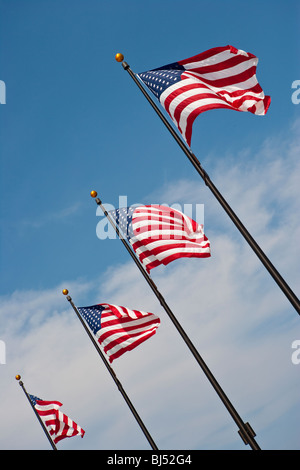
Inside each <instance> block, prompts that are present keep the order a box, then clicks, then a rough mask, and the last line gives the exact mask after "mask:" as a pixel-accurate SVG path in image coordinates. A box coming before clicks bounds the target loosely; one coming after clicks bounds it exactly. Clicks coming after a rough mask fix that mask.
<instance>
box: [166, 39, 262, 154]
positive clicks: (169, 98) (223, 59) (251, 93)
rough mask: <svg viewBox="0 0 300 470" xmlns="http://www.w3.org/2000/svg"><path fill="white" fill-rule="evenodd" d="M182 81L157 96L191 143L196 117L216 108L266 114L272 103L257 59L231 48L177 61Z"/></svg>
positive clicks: (213, 50)
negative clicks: (258, 71) (259, 77)
mask: <svg viewBox="0 0 300 470" xmlns="http://www.w3.org/2000/svg"><path fill="white" fill-rule="evenodd" d="M178 63H179V64H180V65H182V66H183V67H184V68H185V70H186V71H184V72H183V73H182V75H181V81H178V82H177V83H175V84H173V85H171V86H170V87H169V88H167V89H166V90H165V91H164V92H163V93H162V94H161V96H160V102H161V104H162V106H163V107H164V108H165V109H166V111H167V112H168V113H169V115H170V117H171V118H172V120H173V121H174V123H175V124H176V126H177V127H178V129H179V131H180V132H181V133H182V135H183V137H184V138H185V140H186V141H187V143H188V145H190V144H191V137H192V125H193V122H194V120H195V119H196V117H197V116H198V115H199V114H200V113H203V112H204V111H208V110H211V109H216V108H227V109H233V110H236V111H249V112H251V113H253V114H257V115H264V114H266V112H267V110H268V107H269V105H270V102H271V98H270V97H269V96H265V95H264V92H263V90H262V88H261V86H260V85H259V83H258V81H257V78H256V66H257V63H258V58H257V57H256V56H254V55H253V54H251V53H249V52H245V51H242V50H240V49H236V48H235V47H233V46H225V47H216V48H213V49H210V50H208V51H206V52H203V53H201V54H198V55H196V56H194V57H191V58H189V59H186V60H182V61H179V62H178Z"/></svg>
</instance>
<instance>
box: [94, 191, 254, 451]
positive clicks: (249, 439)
mask: <svg viewBox="0 0 300 470" xmlns="http://www.w3.org/2000/svg"><path fill="white" fill-rule="evenodd" d="M91 197H93V198H94V199H95V201H96V204H97V205H98V206H99V207H100V208H101V209H102V211H103V213H104V215H105V216H106V218H107V219H108V221H109V222H110V224H111V225H112V227H113V228H114V230H115V231H116V234H117V235H118V237H119V239H120V240H121V242H122V243H123V245H124V247H125V248H126V250H127V251H128V253H129V255H130V256H131V258H132V260H133V261H134V263H135V264H136V266H137V267H138V269H139V270H140V272H141V273H142V275H143V277H144V278H145V280H146V281H147V283H148V285H149V286H150V288H151V289H152V291H153V293H154V294H155V296H156V297H157V299H158V301H159V302H160V304H161V306H162V307H163V309H164V310H165V312H166V313H167V315H168V316H169V318H170V320H171V321H172V323H173V324H174V326H175V328H176V329H177V331H178V332H179V334H180V336H181V337H182V339H183V340H184V342H185V343H186V345H187V346H188V348H189V350H190V351H191V353H192V354H193V356H194V358H195V359H196V361H197V363H198V364H199V366H200V367H201V369H202V370H203V372H204V374H205V375H206V377H207V379H208V380H209V382H210V383H211V385H212V386H213V388H214V390H215V391H216V392H217V394H218V396H219V398H220V399H221V401H222V403H223V404H224V405H225V407H226V408H227V410H228V412H229V414H230V415H231V417H232V418H233V420H234V421H235V423H236V425H237V426H238V429H239V431H238V433H239V435H240V437H241V438H242V440H243V441H244V443H245V444H246V445H247V444H249V445H250V447H251V448H252V450H260V447H259V445H258V444H257V442H256V441H255V439H254V437H255V435H256V434H255V432H254V431H253V429H252V427H251V426H250V424H249V423H244V421H243V420H242V418H241V417H240V416H239V414H238V412H237V411H236V409H235V408H234V406H233V405H232V403H231V402H230V400H229V398H228V397H227V396H226V394H225V392H224V391H223V389H222V388H221V386H220V385H219V383H218V382H217V380H216V379H215V377H214V375H213V374H212V372H211V371H210V369H209V368H208V366H207V365H206V363H205V362H204V360H203V358H202V357H201V356H200V354H199V352H198V351H197V349H196V348H195V346H194V345H193V343H192V342H191V340H190V338H189V337H188V335H187V334H186V333H185V331H184V329H183V328H182V326H181V324H180V323H179V321H178V320H177V318H176V317H175V315H174V313H173V312H172V310H171V309H170V307H169V306H168V304H167V302H166V301H165V299H164V297H163V296H162V294H161V293H160V292H159V290H158V288H157V286H156V284H155V283H154V281H153V280H152V279H151V277H150V276H149V274H148V273H147V271H146V270H145V268H144V267H143V266H142V264H141V263H140V261H139V259H138V258H137V256H136V255H135V253H134V252H133V250H132V249H131V247H130V246H129V244H128V243H127V241H126V240H125V239H124V237H123V236H122V234H121V233H120V230H119V228H118V226H117V225H116V224H115V222H114V220H113V219H112V217H111V216H110V215H109V213H108V212H107V210H106V209H105V207H104V206H103V204H102V202H101V200H100V199H99V198H98V197H97V192H96V191H91Z"/></svg>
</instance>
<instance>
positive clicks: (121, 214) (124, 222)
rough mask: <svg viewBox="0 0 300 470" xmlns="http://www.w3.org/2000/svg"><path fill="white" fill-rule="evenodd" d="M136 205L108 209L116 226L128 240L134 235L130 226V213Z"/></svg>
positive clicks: (131, 213)
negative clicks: (112, 209)
mask: <svg viewBox="0 0 300 470" xmlns="http://www.w3.org/2000/svg"><path fill="white" fill-rule="evenodd" d="M135 209H136V207H132V206H131V207H123V208H121V209H117V210H114V211H110V212H109V214H110V215H111V216H112V217H113V219H114V220H115V222H116V224H117V226H118V227H119V229H120V231H121V232H122V234H123V236H124V237H126V238H127V240H129V241H130V239H131V238H133V237H134V233H133V228H132V223H131V222H132V215H133V213H134V211H135Z"/></svg>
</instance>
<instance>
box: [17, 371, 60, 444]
mask: <svg viewBox="0 0 300 470" xmlns="http://www.w3.org/2000/svg"><path fill="white" fill-rule="evenodd" d="M20 379H21V376H20V375H19V374H18V375H16V380H18V382H19V385H20V386H21V387H22V389H23V392H24V393H25V395H26V398H27V400H28V401H29V403H30V406H31V408H32V409H33V411H34V414H35V416H36V417H37V419H38V421H39V423H40V425H41V426H42V428H43V431H44V433H45V434H46V436H47V439H48V441H49V442H50V444H51V447H52V449H53V450H57V447H56V445H55V444H54V442H53V440H52V438H51V436H50V434H49V432H48V430H47V428H46V426H45V424H44V423H43V420H42V419H41V417H40V415H39V414H38V412H37V410H36V409H35V407H34V405H33V403H32V401H31V400H30V397H29V395H28V392H27V390H26V388H25V386H24V383H23V381H22V380H20Z"/></svg>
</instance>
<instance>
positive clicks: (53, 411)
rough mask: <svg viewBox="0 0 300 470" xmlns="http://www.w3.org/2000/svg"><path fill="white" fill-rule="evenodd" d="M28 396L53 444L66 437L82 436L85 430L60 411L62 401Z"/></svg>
mask: <svg viewBox="0 0 300 470" xmlns="http://www.w3.org/2000/svg"><path fill="white" fill-rule="evenodd" d="M29 398H30V400H31V402H32V404H33V406H34V408H35V409H36V411H37V412H38V414H39V416H40V417H41V419H42V421H43V423H44V424H45V426H46V428H47V430H48V432H49V434H50V436H51V437H53V442H54V443H55V444H57V442H59V441H60V440H61V439H64V438H66V437H72V436H77V435H80V436H81V437H83V436H84V434H85V431H84V430H83V429H82V428H81V427H80V426H78V424H76V423H75V422H74V421H72V420H71V419H70V418H69V417H68V416H66V415H65V414H64V413H62V412H61V411H60V407H61V406H62V403H60V402H59V401H45V400H41V399H40V398H38V397H36V396H34V395H29Z"/></svg>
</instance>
